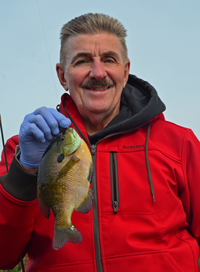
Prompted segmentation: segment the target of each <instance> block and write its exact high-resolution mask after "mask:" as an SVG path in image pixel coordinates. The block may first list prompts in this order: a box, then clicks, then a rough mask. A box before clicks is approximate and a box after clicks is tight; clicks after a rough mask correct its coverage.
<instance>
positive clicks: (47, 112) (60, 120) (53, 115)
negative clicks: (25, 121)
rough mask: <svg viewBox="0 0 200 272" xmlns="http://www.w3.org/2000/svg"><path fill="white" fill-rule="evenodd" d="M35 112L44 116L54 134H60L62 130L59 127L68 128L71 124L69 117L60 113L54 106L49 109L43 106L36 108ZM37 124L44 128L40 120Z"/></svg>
mask: <svg viewBox="0 0 200 272" xmlns="http://www.w3.org/2000/svg"><path fill="white" fill-rule="evenodd" d="M33 114H34V115H36V116H42V117H43V119H44V120H45V121H46V123H47V125H48V127H49V128H50V131H51V134H52V135H58V134H59V132H60V130H59V127H63V128H67V127H68V126H70V124H71V121H70V120H69V119H68V118H66V117H65V116H64V115H63V114H61V113H59V112H58V111H56V110H55V109H52V108H49V109H48V108H46V107H41V108H39V109H37V110H35V111H34V113H33ZM41 124H42V123H41ZM37 125H39V127H40V129H42V127H41V126H40V121H39V123H38V124H37ZM44 133H45V132H44ZM45 135H46V133H45ZM47 135H48V131H47Z"/></svg>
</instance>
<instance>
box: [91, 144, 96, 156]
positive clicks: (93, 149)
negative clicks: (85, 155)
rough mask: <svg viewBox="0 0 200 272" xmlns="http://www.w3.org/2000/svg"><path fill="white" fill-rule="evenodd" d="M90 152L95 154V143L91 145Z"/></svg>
mask: <svg viewBox="0 0 200 272" xmlns="http://www.w3.org/2000/svg"><path fill="white" fill-rule="evenodd" d="M90 149H91V154H92V155H95V153H96V145H91V148H90Z"/></svg>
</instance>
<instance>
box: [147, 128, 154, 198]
mask: <svg viewBox="0 0 200 272" xmlns="http://www.w3.org/2000/svg"><path fill="white" fill-rule="evenodd" d="M150 127H151V123H149V125H148V129H147V138H146V143H145V158H146V165H147V173H148V179H149V185H150V189H151V195H152V197H153V201H155V193H154V188H153V182H152V179H151V170H150V165H149V158H148V141H149V132H150Z"/></svg>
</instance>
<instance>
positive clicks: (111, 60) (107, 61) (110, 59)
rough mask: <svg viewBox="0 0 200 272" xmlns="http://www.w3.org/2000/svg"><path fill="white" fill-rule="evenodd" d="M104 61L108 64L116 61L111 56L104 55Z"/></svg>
mask: <svg viewBox="0 0 200 272" xmlns="http://www.w3.org/2000/svg"><path fill="white" fill-rule="evenodd" d="M104 62H105V63H108V64H113V63H116V60H115V59H114V58H113V57H106V58H105V59H104Z"/></svg>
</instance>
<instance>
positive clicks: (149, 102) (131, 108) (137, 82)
mask: <svg viewBox="0 0 200 272" xmlns="http://www.w3.org/2000/svg"><path fill="white" fill-rule="evenodd" d="M164 110H165V105H164V103H163V102H162V101H161V99H160V98H159V96H158V94H157V92H156V90H155V89H154V87H153V86H151V85H150V84H149V83H148V82H146V81H144V80H142V79H139V78H137V77H136V76H134V75H129V79H128V82H127V84H126V86H125V88H124V89H123V91H122V96H121V105H120V112H119V114H118V115H117V116H115V118H114V119H113V120H112V121H111V122H110V123H109V124H108V125H107V126H106V127H105V128H104V129H103V130H102V131H100V132H98V133H96V134H94V135H89V136H88V137H89V140H90V142H91V144H95V143H96V142H98V141H99V140H101V139H102V138H104V137H105V136H107V135H109V134H112V133H117V132H123V131H128V130H134V129H136V128H138V127H140V126H142V125H144V124H145V123H146V122H148V121H149V120H151V119H152V118H154V117H155V116H157V115H158V114H160V113H161V112H163V111H164Z"/></svg>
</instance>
